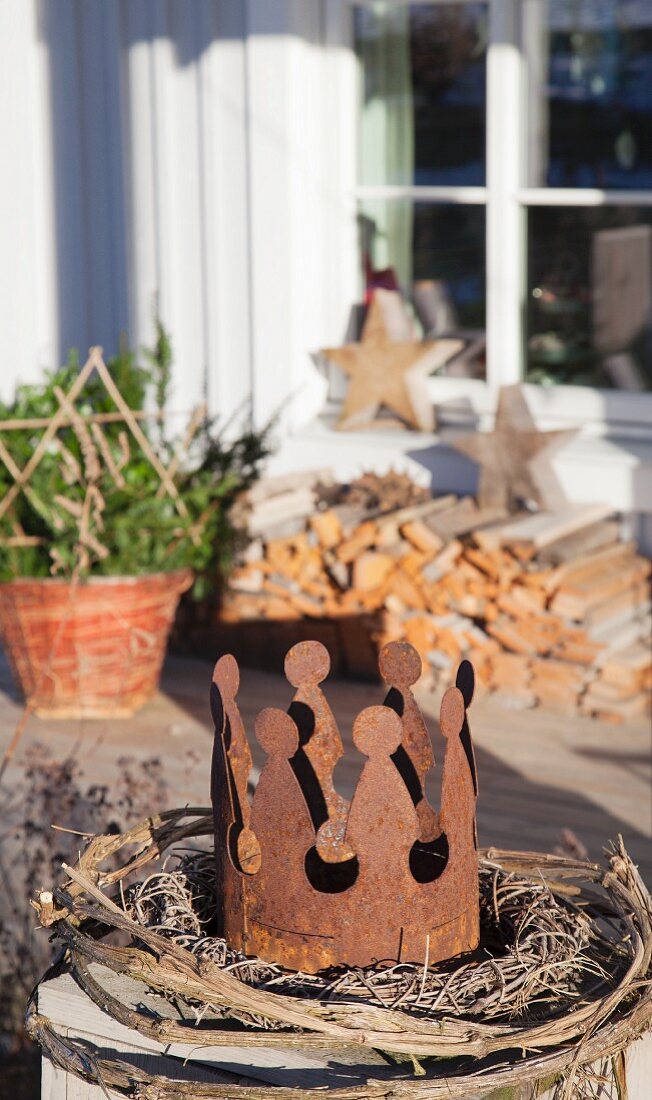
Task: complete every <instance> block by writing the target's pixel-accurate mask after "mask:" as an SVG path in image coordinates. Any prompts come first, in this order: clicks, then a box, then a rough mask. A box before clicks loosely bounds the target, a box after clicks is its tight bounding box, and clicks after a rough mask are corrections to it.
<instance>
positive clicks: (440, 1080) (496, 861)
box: [27, 808, 652, 1100]
mask: <svg viewBox="0 0 652 1100" xmlns="http://www.w3.org/2000/svg"><path fill="white" fill-rule="evenodd" d="M211 836H212V816H211V814H210V812H209V811H208V810H207V809H204V808H198V809H196V808H192V809H188V808H186V809H180V810H172V811H169V812H168V813H165V814H161V815H160V816H157V817H153V818H149V819H148V820H147V821H146V822H143V823H142V824H140V825H138V826H135V827H134V828H132V829H130V830H129V831H128V832H126V833H124V834H122V835H119V836H118V835H109V836H96V837H93V838H92V839H91V840H90V842H89V844H88V846H87V847H86V850H85V851H84V853H83V854H82V855H81V857H80V859H79V861H78V863H77V864H76V866H75V867H74V868H73V867H67V866H66V865H64V870H65V871H66V874H67V876H68V877H67V880H66V881H65V883H64V884H63V886H62V887H60V888H57V889H55V890H54V891H53V892H47V891H44V892H42V893H41V894H40V895H39V897H38V898H37V899H35V900H34V902H33V905H34V907H35V908H36V909H37V911H38V913H39V918H40V920H41V923H42V924H43V925H44V926H46V927H51V928H52V930H53V933H54V936H55V938H56V939H57V940H58V941H59V942H60V943H61V944H62V945H63V946H65V948H67V951H66V960H67V962H66V965H67V966H69V968H70V969H71V970H72V972H73V974H74V976H75V978H76V980H77V981H78V983H79V984H80V986H81V987H82V989H83V990H84V991H85V992H86V994H87V995H88V996H89V997H90V998H91V999H92V1000H93V1001H94V1002H95V1003H96V1004H98V1005H99V1006H100V1007H101V1008H102V1009H103V1010H104V1011H106V1012H108V1013H109V1014H110V1015H111V1016H112V1017H113V1018H114V1019H115V1020H116V1021H118V1022H119V1023H122V1024H125V1025H126V1026H127V1027H129V1028H132V1029H134V1030H135V1031H137V1032H140V1033H141V1034H143V1035H145V1036H147V1037H148V1038H150V1039H154V1040H157V1041H159V1042H162V1043H169V1042H191V1043H192V1042H194V1041H195V1040H196V1037H197V1032H196V1031H194V1033H193V1030H192V1029H193V1021H192V1017H193V1014H194V1016H195V1017H196V1018H199V1017H204V1026H203V1028H202V1031H201V1039H202V1046H220V1045H224V1044H227V1045H233V1043H234V1041H235V1042H237V1044H238V1045H240V1046H243V1047H244V1046H258V1047H260V1046H264V1047H270V1046H271V1047H273V1046H276V1045H279V1046H281V1047H284V1048H294V1049H299V1050H300V1049H301V1048H302V1047H303V1048H305V1047H310V1048H311V1049H314V1048H321V1049H322V1050H323V1051H324V1053H325V1054H327V1055H328V1054H329V1052H335V1051H337V1049H338V1048H340V1049H341V1048H342V1047H343V1046H347V1047H348V1048H349V1049H350V1048H351V1047H354V1048H355V1047H359V1048H370V1049H374V1050H377V1051H382V1052H384V1053H386V1054H387V1055H389V1056H390V1057H392V1058H395V1059H402V1060H404V1061H405V1060H411V1061H412V1063H413V1065H414V1069H415V1074H416V1075H415V1077H414V1078H413V1079H409V1080H406V1079H405V1077H404V1075H402V1076H401V1079H400V1080H399V1079H398V1078H397V1079H396V1080H395V1081H385V1080H383V1081H374V1082H370V1083H369V1084H367V1085H360V1086H355V1087H347V1088H334V1089H329V1090H328V1095H329V1096H332V1097H333V1098H334V1100H344V1098H347V1100H348V1098H351V1100H353V1098H356V1100H357V1098H362V1097H375V1098H380V1097H388V1098H389V1097H416V1098H420V1097H423V1098H426V1097H428V1098H430V1097H447V1098H448V1100H451V1098H462V1097H465V1098H470V1097H474V1096H483V1095H486V1094H488V1093H489V1092H491V1091H492V1090H493V1089H498V1088H506V1087H509V1086H514V1085H522V1084H524V1083H525V1082H528V1081H541V1080H542V1079H545V1080H546V1081H547V1082H550V1083H552V1082H558V1087H559V1089H560V1092H559V1095H560V1096H568V1097H570V1096H573V1097H577V1096H580V1095H583V1092H582V1091H581V1081H582V1080H583V1079H584V1076H585V1074H586V1070H585V1069H584V1068H583V1067H586V1066H587V1065H590V1064H591V1063H594V1062H596V1061H597V1060H600V1062H601V1064H602V1065H605V1064H607V1063H608V1062H609V1060H611V1063H612V1064H614V1065H615V1060H616V1058H617V1056H618V1055H619V1053H620V1052H621V1051H622V1050H623V1049H624V1047H626V1046H627V1045H629V1043H631V1042H632V1040H633V1039H634V1038H635V1037H636V1036H637V1035H639V1034H641V1033H642V1032H643V1031H644V1030H645V1029H646V1028H647V1027H649V1026H650V1024H651V1022H652V981H651V978H652V971H651V956H652V901H651V899H650V895H649V894H648V892H647V890H646V888H645V886H644V884H643V882H642V880H641V878H640V876H639V874H638V871H637V869H636V867H635V866H634V864H633V863H632V861H631V860H630V858H629V856H628V855H627V852H626V850H625V847H624V845H623V842H622V839H620V838H619V840H618V842H617V843H616V844H615V845H613V846H612V850H611V851H610V853H609V867H608V869H607V870H605V869H604V868H603V867H600V866H599V865H598V864H594V863H588V862H584V861H581V860H576V859H569V858H564V857H560V856H553V855H540V854H534V853H525V852H505V851H498V850H497V849H493V848H490V849H487V850H484V851H483V852H481V860H480V868H481V870H480V882H481V899H482V900H481V914H482V919H481V923H482V928H483V944H484V947H483V948H482V950H481V951H480V952H478V953H477V955H476V956H474V957H473V958H472V959H466V960H455V961H453V962H452V963H450V964H448V965H447V966H445V967H441V966H438V967H433V968H428V967H427V965H424V966H421V967H411V966H405V965H403V966H399V967H397V966H396V965H394V966H393V967H390V968H388V969H386V970H379V969H378V968H375V969H370V970H366V971H346V972H342V971H338V972H337V973H333V974H329V975H325V976H324V975H316V976H308V975H302V974H288V973H287V972H284V971H281V970H280V968H278V967H272V966H270V965H269V964H267V963H263V962H262V960H251V959H245V958H244V956H239V955H237V954H236V953H235V952H232V951H230V950H229V949H228V948H227V946H226V944H225V943H224V941H223V940H218V939H217V938H216V937H214V936H211V935H210V929H209V928H208V927H207V925H206V923H205V922H206V920H207V919H208V917H209V915H210V912H211V909H212V906H213V900H212V897H211V889H212V881H213V876H212V873H211V864H210V854H206V852H205V851H204V852H202V851H201V850H200V851H199V852H197V853H196V854H194V855H192V856H191V857H188V856H187V855H186V856H185V857H184V856H182V857H181V858H180V861H179V863H178V867H177V869H176V870H172V871H170V870H169V869H168V867H167V865H165V866H164V867H163V869H162V870H161V869H159V870H158V871H156V872H155V873H153V874H150V875H149V876H148V877H146V878H145V879H144V880H143V874H142V872H143V869H144V868H146V867H148V865H150V864H152V862H153V861H156V860H160V858H161V857H162V856H163V855H164V853H166V852H167V853H172V851H173V849H174V848H175V846H179V845H180V844H181V842H184V841H187V840H188V839H189V838H202V837H203V838H210V837H211ZM185 850H186V851H187V845H186V846H185ZM150 870H151V868H150ZM139 872H140V876H138V873H139ZM139 879H140V880H139ZM116 930H117V931H118V932H120V933H122V934H123V935H122V937H121V938H122V939H123V940H125V935H124V934H126V938H127V941H128V945H127V946H118V945H116V944H115V943H114V942H107V937H108V934H109V933H112V932H113V933H115V932H116ZM115 939H116V936H115V935H114V936H112V937H111V941H114V940H115ZM487 944H489V946H487ZM90 963H101V964H102V965H103V966H105V967H108V968H109V969H110V970H112V971H114V972H115V973H118V974H127V975H129V977H130V978H132V979H137V980H139V981H141V982H142V983H144V985H145V986H146V987H147V988H148V989H149V990H152V991H155V992H157V993H158V994H161V995H163V996H166V997H168V998H170V999H174V1000H175V1001H176V1002H177V1003H179V1002H181V1003H182V1004H184V1005H185V1006H186V1007H187V1009H188V1017H189V1019H185V1018H184V1019H182V1020H181V1019H180V1020H173V1019H169V1018H165V1017H163V1016H161V1017H159V1018H156V1017H155V1016H153V1015H152V1013H151V1012H149V1011H147V1012H146V1011H142V1012H141V1011H138V1010H137V1009H133V1008H130V1007H127V1006H125V1005H124V1004H122V1003H121V1002H120V1001H118V1000H116V998H115V997H112V996H111V994H110V993H109V992H108V991H107V990H106V989H105V988H104V987H102V986H100V985H99V984H98V982H97V981H96V978H95V977H94V976H93V974H92V972H91V970H90V969H89V964H90ZM207 1017H210V1020H211V1023H210V1024H209V1025H208V1026H206V1019H207ZM224 1019H228V1026H227V1027H224V1025H223V1023H222V1021H223V1020H224ZM27 1026H28V1031H29V1034H30V1035H31V1036H32V1038H33V1039H35V1040H36V1041H37V1042H38V1043H39V1044H40V1045H41V1046H42V1048H43V1049H44V1050H45V1051H46V1052H47V1053H48V1055H49V1056H50V1057H51V1058H52V1059H53V1061H54V1062H55V1063H57V1064H58V1065H60V1066H62V1067H63V1068H65V1069H66V1070H68V1071H70V1072H72V1073H75V1074H77V1075H78V1076H81V1077H84V1078H86V1079H87V1080H90V1081H93V1082H96V1083H101V1084H102V1085H104V1086H105V1087H110V1088H112V1089H114V1090H116V1091H119V1092H122V1093H123V1094H124V1095H126V1096H130V1097H138V1098H139V1100H168V1098H169V1100H172V1098H173V1097H187V1098H190V1097H193V1098H195V1097H196V1098H200V1097H206V1098H218V1097H219V1098H226V1097H234V1096H242V1097H245V1098H247V1100H263V1098H269V1097H277V1098H279V1100H284V1098H286V1097H287V1098H288V1100H289V1098H290V1097H293V1098H296V1096H297V1090H296V1089H294V1088H282V1087H275V1086H266V1085H261V1086H246V1085H238V1084H234V1085H224V1084H213V1083H208V1084H207V1083H194V1082H193V1083H192V1084H190V1083H188V1082H187V1081H180V1080H176V1079H174V1080H173V1079H167V1078H163V1077H161V1076H153V1075H150V1074H148V1073H147V1072H146V1071H144V1070H141V1069H138V1068H135V1067H134V1066H132V1065H130V1064H128V1063H126V1062H123V1061H120V1060H119V1059H115V1060H113V1059H112V1060H108V1059H106V1058H99V1057H97V1056H96V1055H95V1053H94V1052H93V1051H92V1050H91V1048H89V1047H88V1046H87V1045H85V1044H84V1043H83V1042H82V1041H81V1040H72V1039H69V1038H64V1037H62V1036H61V1035H59V1034H58V1033H57V1032H56V1031H55V1030H54V1028H53V1027H52V1025H51V1024H50V1023H49V1021H48V1020H47V1018H45V1017H44V1016H42V1015H39V1013H38V1011H37V1009H36V1004H35V1001H34V999H33V1000H32V1001H31V1002H30V1005H29V1006H28V1012H27ZM234 1027H238V1030H237V1032H236V1033H234ZM280 1029H283V1030H280ZM515 1050H518V1051H519V1052H521V1053H522V1057H519V1058H518V1060H516V1059H515V1058H514V1055H513V1052H514V1051H515ZM508 1052H509V1053H508ZM501 1053H502V1054H503V1058H502V1059H501V1058H500V1057H496V1056H497V1055H500V1054H501ZM433 1057H434V1058H438V1059H455V1062H454V1063H453V1062H451V1063H449V1065H450V1067H451V1069H450V1073H448V1074H447V1076H446V1077H445V1078H444V1077H443V1076H441V1073H442V1063H441V1062H439V1063H438V1064H437V1076H432V1075H431V1073H430V1072H429V1067H428V1065H427V1064H426V1066H425V1067H424V1066H422V1064H421V1063H422V1060H423V1059H428V1058H433ZM467 1060H468V1061H467Z"/></svg>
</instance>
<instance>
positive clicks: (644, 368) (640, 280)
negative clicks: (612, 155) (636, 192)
mask: <svg viewBox="0 0 652 1100" xmlns="http://www.w3.org/2000/svg"><path fill="white" fill-rule="evenodd" d="M527 318H528V338H527V367H528V369H527V377H528V380H529V381H533V382H542V383H544V384H551V383H566V384H568V385H581V386H598V387H602V388H616V389H625V390H632V391H642V390H650V389H652V209H651V208H645V207H643V208H635V207H631V206H630V207H624V206H623V207H614V206H599V207H530V208H529V209H528V309H527Z"/></svg>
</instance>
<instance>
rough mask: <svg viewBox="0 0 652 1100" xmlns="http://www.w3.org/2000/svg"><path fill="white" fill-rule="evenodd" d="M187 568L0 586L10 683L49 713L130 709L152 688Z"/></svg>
mask: <svg viewBox="0 0 652 1100" xmlns="http://www.w3.org/2000/svg"><path fill="white" fill-rule="evenodd" d="M191 581H192V576H191V573H190V572H189V571H188V570H180V571H177V572H174V573H154V574H150V575H148V576H142V577H90V578H88V579H87V580H84V581H80V582H78V584H77V585H75V586H72V585H71V584H70V583H69V582H68V581H64V580H58V579H51V578H43V579H41V578H38V579H35V578H31V579H21V580H14V581H9V582H7V583H5V584H0V633H1V635H2V641H3V644H4V646H5V650H6V653H7V657H8V659H9V663H10V665H11V669H12V672H13V675H14V678H15V680H16V683H17V685H18V686H19V687H20V689H21V690H22V692H23V694H24V696H25V698H26V699H27V701H28V702H30V703H31V704H32V706H33V709H34V710H35V712H36V713H37V714H39V715H41V716H42V717H49V718H105V717H109V718H116V717H129V716H130V715H132V714H134V712H135V711H137V710H138V709H139V707H141V706H142V705H143V704H144V703H146V702H147V700H148V699H149V698H151V696H152V695H153V694H154V692H155V691H156V688H157V685H158V681H159V676H160V672H161V666H162V663H163V657H164V656H165V648H166V645H167V639H168V635H169V633H170V629H171V626H172V622H173V619H174V614H175V611H176V608H177V604H178V602H179V598H180V596H181V593H182V592H183V591H184V590H185V589H187V588H188V587H189V586H190V583H191Z"/></svg>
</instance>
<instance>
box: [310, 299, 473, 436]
mask: <svg viewBox="0 0 652 1100" xmlns="http://www.w3.org/2000/svg"><path fill="white" fill-rule="evenodd" d="M400 311H402V313H403V320H401V316H400ZM406 317H407V314H406V311H405V307H404V306H403V304H402V299H401V297H400V295H399V294H397V293H396V292H395V291H389V290H376V291H375V293H374V296H373V298H372V300H371V304H370V306H369V310H368V312H367V317H366V319H365V323H364V327H363V329H362V336H361V339H360V342H359V343H353V344H344V345H343V346H342V347H339V348H325V349H324V350H323V352H322V354H323V355H324V356H325V357H326V358H327V359H328V360H330V361H331V362H332V363H335V364H336V365H337V366H338V367H340V369H341V370H342V371H344V373H345V374H347V375H348V376H349V378H350V382H349V387H348V391H347V394H346V397H345V399H344V403H343V406H342V412H341V415H340V419H339V422H338V425H337V427H338V428H339V429H340V430H341V431H352V430H356V429H360V428H368V427H372V426H381V425H383V422H382V421H379V419H378V413H379V411H380V410H381V408H384V409H388V410H389V411H390V412H392V413H393V414H394V415H395V416H396V417H398V418H399V420H400V421H401V422H402V424H404V425H407V426H408V427H410V428H414V429H416V430H417V431H422V432H431V431H433V430H434V427H435V411H434V408H433V404H432V400H431V398H430V396H429V394H428V384H427V380H428V378H429V376H430V375H431V374H433V373H434V371H436V370H438V369H440V368H441V367H443V365H444V364H445V363H447V362H448V360H449V359H451V358H452V357H453V356H454V355H457V353H458V352H459V351H461V350H462V348H463V346H464V342H463V341H462V340H448V339H446V340H434V341H427V342H423V341H420V340H414V339H405V335H406V334H407V333H409V332H410V327H409V326H410V325H411V322H409V319H408V320H407V321H406ZM397 335H398V336H399V338H398V339H397V338H396V337H397ZM384 423H385V425H386V424H387V421H385V422H384Z"/></svg>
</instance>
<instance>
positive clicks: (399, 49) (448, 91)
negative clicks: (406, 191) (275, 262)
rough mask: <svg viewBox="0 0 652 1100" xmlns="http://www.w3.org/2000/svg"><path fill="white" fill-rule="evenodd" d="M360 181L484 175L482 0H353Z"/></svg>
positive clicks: (421, 181) (435, 181)
mask: <svg viewBox="0 0 652 1100" xmlns="http://www.w3.org/2000/svg"><path fill="white" fill-rule="evenodd" d="M354 36H355V48H356V52H357V56H358V59H359V61H360V68H361V84H362V111H361V126H360V179H361V182H362V183H363V184H407V185H412V184H417V185H426V184H431V185H439V186H445V185H480V186H482V185H483V184H484V182H485V111H486V41H487V5H486V4H403V3H400V4H397V3H378V4H374V5H373V7H362V6H360V7H356V8H355V15H354Z"/></svg>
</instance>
